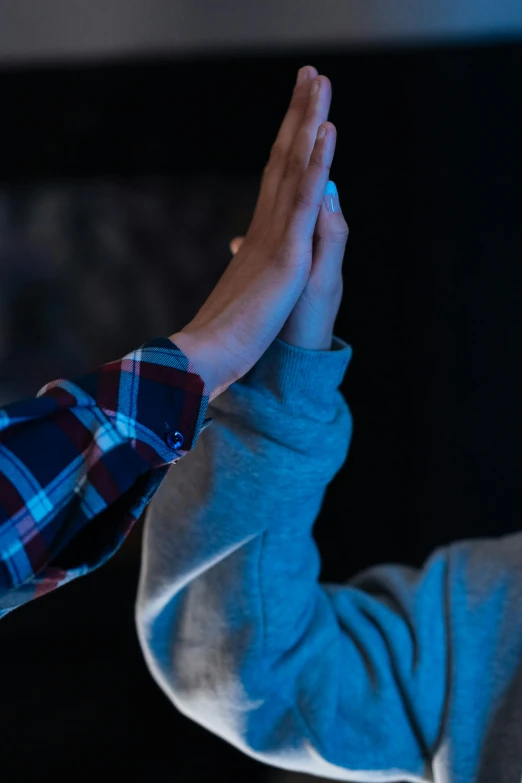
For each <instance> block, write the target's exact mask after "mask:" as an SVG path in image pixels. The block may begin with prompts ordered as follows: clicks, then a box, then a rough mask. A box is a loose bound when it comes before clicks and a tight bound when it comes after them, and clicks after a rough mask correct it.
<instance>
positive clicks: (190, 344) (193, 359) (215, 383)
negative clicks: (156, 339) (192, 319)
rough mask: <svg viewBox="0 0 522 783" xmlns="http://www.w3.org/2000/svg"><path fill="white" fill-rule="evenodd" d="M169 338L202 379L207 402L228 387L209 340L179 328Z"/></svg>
mask: <svg viewBox="0 0 522 783" xmlns="http://www.w3.org/2000/svg"><path fill="white" fill-rule="evenodd" d="M169 340H170V341H171V342H173V343H174V344H175V345H176V346H177V347H178V348H179V349H180V351H182V352H183V353H184V354H185V356H186V357H187V359H188V360H189V362H190V363H191V364H192V366H193V367H194V369H195V370H196V372H197V374H198V375H199V376H200V377H201V378H202V379H203V381H204V383H205V385H206V387H207V389H208V393H209V402H212V400H214V399H215V398H216V397H218V396H219V395H220V394H222V393H223V392H224V391H226V389H228V387H229V386H230V384H229V383H226V381H225V379H224V378H223V376H222V370H223V368H222V367H220V366H219V358H218V354H217V352H216V350H215V349H214V347H213V346H212V345H211V344H210V341H208V340H204V339H201V338H200V337H198V336H196V335H194V334H192V333H190V332H189V331H188V330H181V331H180V332H176V333H175V334H172V335H170V337H169Z"/></svg>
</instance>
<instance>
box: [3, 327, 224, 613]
mask: <svg viewBox="0 0 522 783" xmlns="http://www.w3.org/2000/svg"><path fill="white" fill-rule="evenodd" d="M208 399H209V390H208V388H207V387H206V385H205V383H204V381H203V379H202V378H201V377H200V376H199V375H198V373H197V372H196V370H195V369H194V367H193V366H192V364H191V363H190V362H189V360H188V358H187V357H186V356H185V354H184V353H183V352H182V351H181V350H179V349H178V348H177V346H175V345H174V343H173V342H172V341H171V340H169V339H167V338H158V339H154V340H150V341H149V342H147V343H145V344H144V345H143V346H141V348H139V349H138V350H137V351H133V352H132V353H129V354H128V355H127V356H125V357H123V358H122V359H119V360H118V361H114V362H109V363H108V364H104V365H102V366H101V367H100V368H98V369H97V370H96V371H95V372H92V373H89V374H87V375H85V376H83V377H81V378H79V379H78V380H76V381H74V382H72V381H67V380H57V381H52V382H51V383H48V384H46V385H45V386H44V387H43V389H41V390H40V391H39V393H38V395H37V396H36V397H35V398H34V399H30V400H24V401H22V402H15V403H12V404H11V405H8V406H6V407H5V408H4V409H3V410H0V617H2V616H4V615H5V614H7V613H8V612H10V611H11V610H12V609H15V608H16V607H17V606H20V605H21V604H24V603H26V602H27V601H30V600H31V599H33V598H37V597H38V596H40V595H43V594H45V593H48V592H49V591H51V590H54V589H55V588H57V587H60V586H61V585H64V584H66V583H67V582H70V581H71V580H72V579H76V578H77V577H79V576H83V575H84V574H87V573H88V572H89V571H91V570H93V569H94V568H97V567H99V566H100V565H102V564H103V563H105V562H106V561H107V560H108V559H109V558H110V557H111V556H112V555H113V554H114V553H115V552H116V550H117V549H118V548H119V547H120V545H121V544H122V543H123V541H124V539H125V538H126V536H127V535H128V533H129V532H130V530H131V528H132V526H133V524H134V523H135V521H136V520H137V519H138V517H139V516H140V515H141V513H142V511H143V510H144V508H145V506H146V505H147V503H148V502H149V501H150V500H151V498H152V496H153V495H154V493H155V492H156V490H157V489H158V487H159V485H160V484H161V482H162V480H163V478H164V476H165V475H166V473H167V471H168V469H169V466H170V464H171V463H173V462H177V461H178V460H179V459H180V458H181V457H183V456H185V454H186V453H187V452H188V451H190V450H191V449H192V448H194V446H195V444H196V442H197V439H198V437H199V434H200V432H202V430H203V429H206V427H207V426H208V425H209V424H210V422H211V421H212V419H211V418H207V419H204V416H205V413H206V410H207V406H208Z"/></svg>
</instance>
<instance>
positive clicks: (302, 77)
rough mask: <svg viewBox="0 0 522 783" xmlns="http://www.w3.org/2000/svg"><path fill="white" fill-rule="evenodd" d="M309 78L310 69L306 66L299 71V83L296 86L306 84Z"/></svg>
mask: <svg viewBox="0 0 522 783" xmlns="http://www.w3.org/2000/svg"><path fill="white" fill-rule="evenodd" d="M307 78H308V69H307V67H306V65H305V66H304V67H303V68H299V70H298V71H297V82H296V84H302V83H303V82H305V81H306V80H307Z"/></svg>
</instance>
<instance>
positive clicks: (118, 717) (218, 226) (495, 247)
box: [0, 42, 522, 783]
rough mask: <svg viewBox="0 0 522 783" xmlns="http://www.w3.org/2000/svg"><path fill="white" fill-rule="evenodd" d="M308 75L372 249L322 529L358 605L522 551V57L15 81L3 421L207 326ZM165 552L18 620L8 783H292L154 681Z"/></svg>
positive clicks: (389, 59) (229, 63)
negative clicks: (361, 580) (501, 550)
mask: <svg viewBox="0 0 522 783" xmlns="http://www.w3.org/2000/svg"><path fill="white" fill-rule="evenodd" d="M305 64H312V65H315V66H316V67H317V68H318V70H319V71H320V72H322V73H325V74H326V75H327V76H328V77H329V78H330V79H331V82H332V86H333V103H332V109H331V113H330V120H331V121H332V122H333V123H334V124H335V125H336V127H337V131H338V144H337V151H336V157H335V161H334V166H333V169H332V174H331V177H332V179H334V180H335V182H336V184H337V186H338V189H339V194H340V199H341V204H342V207H343V210H344V214H345V216H346V218H347V221H348V223H349V226H350V238H349V242H348V248H347V253H346V257H345V265H344V266H345V268H344V290H345V294H344V299H343V303H342V305H341V310H340V313H339V317H338V321H337V326H336V334H338V335H339V336H340V337H342V338H343V339H345V340H346V341H347V342H349V343H350V344H351V345H352V347H353V350H354V355H353V358H352V361H351V364H350V367H349V369H348V371H347V374H346V377H345V381H344V383H343V386H342V390H343V393H344V395H345V398H346V400H347V402H348V404H349V405H350V408H351V410H352V413H353V416H354V436H353V441H352V446H351V450H350V454H349V456H348V459H347V461H346V464H345V466H344V467H343V469H342V470H341V472H340V473H339V475H338V476H337V477H336V479H335V480H334V482H333V483H332V485H331V486H330V487H329V489H328V492H327V496H326V499H325V503H324V505H323V509H322V512H321V515H320V518H319V519H318V522H317V526H316V538H317V541H318V544H319V547H320V551H321V555H322V561H323V572H322V579H323V580H326V581H343V580H346V579H348V578H349V577H350V576H351V575H353V574H354V573H355V572H357V571H358V570H360V569H361V568H364V567H365V566H367V565H370V564H372V563H377V562H402V563H410V564H412V565H416V566H420V565H421V564H422V562H423V561H424V560H425V558H426V557H427V556H428V555H429V554H430V552H431V551H432V550H433V549H434V548H435V547H437V546H440V545H444V544H447V543H449V542H451V541H454V540H457V539H460V538H467V537H476V536H500V535H503V534H506V533H509V532H512V531H514V530H517V529H519V528H520V519H521V514H522V494H521V481H520V476H521V470H522V417H521V416H520V412H519V407H520V399H521V398H522V381H521V377H522V376H521V373H520V366H521V363H522V228H521V204H522V200H521V186H520V182H521V179H520V178H521V174H522V166H521V150H520V145H521V138H522V111H521V101H520V97H519V96H520V85H521V83H522V44H521V43H516V42H515V43H510V42H503V43H497V44H493V45H486V44H469V43H467V44H462V45H458V44H453V45H451V46H435V45H432V46H429V47H409V48H401V49H397V48H393V49H389V50H386V49H383V48H380V49H374V48H371V49H366V50H365V49H363V48H359V49H358V50H356V51H354V50H351V49H349V50H346V51H344V50H338V51H332V50H329V51H328V52H327V53H325V52H322V51H320V50H317V51H314V50H310V49H307V50H306V51H302V52H301V53H299V52H297V53H293V54H292V55H291V56H289V57H280V56H274V55H273V54H272V55H270V56H265V57H263V56H255V57H252V58H248V57H246V56H245V55H241V56H240V57H228V58H227V57H224V56H220V57H215V58H210V57H198V58H195V59H187V58H183V59H182V60H174V59H169V58H164V59H163V60H152V59H150V58H144V59H143V60H141V61H139V62H138V61H133V62H130V61H129V62H121V61H120V62H119V63H118V64H112V63H109V62H105V63H99V64H97V65H85V66H76V67H73V66H65V65H61V66H60V67H51V66H46V67H42V66H39V67H32V68H22V67H17V68H16V69H7V68H4V69H3V70H2V71H1V72H0V96H1V103H2V131H1V134H2V135H1V138H2V147H1V149H2V162H1V166H0V171H1V178H2V182H1V183H0V404H5V403H7V402H9V401H10V400H12V399H16V398H20V397H23V396H28V395H33V394H35V393H36V392H37V391H38V389H39V388H40V386H41V385H43V384H44V383H45V382H46V381H49V380H51V379H53V378H56V377H70V378H74V376H75V374H80V373H82V372H84V371H85V370H87V369H89V368H92V367H95V366H96V365H97V364H99V363H101V362H105V361H109V360H111V359H114V358H117V357H118V356H120V355H122V354H123V353H125V352H127V351H129V350H132V349H133V348H135V347H137V346H138V345H139V344H141V343H142V342H144V341H145V340H146V339H148V338H150V337H153V336H156V335H160V334H165V335H167V334H170V333H172V332H174V331H177V330H178V329H180V328H181V327H183V325H184V324H185V323H186V322H188V320H190V318H191V317H192V316H193V315H194V314H195V312H196V310H197V309H198V308H199V306H200V305H201V304H202V302H203V301H204V300H205V298H206V297H207V296H208V294H209V293H210V291H211V290H212V288H213V286H214V285H215V283H216V282H217V279H218V278H219V276H220V275H221V273H222V271H223V270H224V268H225V266H226V264H227V263H228V261H229V258H230V254H229V250H228V241H229V240H230V239H231V238H232V236H234V235H236V234H241V233H244V232H245V231H246V229H247V227H248V223H249V220H250V216H251V214H252V211H253V207H254V205H255V200H256V195H257V188H258V183H259V177H260V173H261V170H262V168H263V166H264V164H265V162H266V159H267V156H268V153H269V149H270V146H271V144H272V142H273V139H274V138H275V134H276V132H277V129H278V127H279V124H280V122H281V119H282V117H283V114H284V112H285V110H286V106H287V103H288V99H289V96H290V92H291V89H292V86H293V83H294V80H295V75H296V71H297V69H298V68H299V67H301V66H302V65H305ZM140 536H141V524H138V525H137V526H136V528H135V530H134V531H133V533H132V534H131V536H130V538H129V539H128V541H127V542H126V544H125V546H124V547H123V548H122V550H121V551H120V553H119V554H118V555H117V556H116V557H115V558H114V559H113V561H112V562H111V563H109V564H108V565H106V566H104V567H103V568H102V569H100V570H99V571H97V572H95V573H93V574H91V575H90V576H88V577H85V578H84V579H81V580H78V581H76V582H75V583H73V584H71V585H69V586H66V587H65V588H63V589H60V590H58V591H56V592H55V593H54V594H52V595H49V596H46V597H44V598H42V599H39V600H38V601H35V602H34V603H33V604H29V605H26V606H24V607H22V608H21V609H19V610H18V611H16V612H14V613H13V614H11V615H9V616H8V617H7V618H5V619H4V620H3V621H2V623H1V625H0V650H1V652H0V656H1V661H2V671H3V677H2V701H1V705H2V709H1V710H0V736H1V737H2V742H1V753H2V779H3V780H5V781H11V780H12V781H17V780H31V781H32V780H34V781H37V780H44V779H51V778H52V777H53V776H56V777H57V779H64V778H65V777H66V776H71V779H74V780H77V781H82V780H86V781H87V780H89V781H91V780H92V779H93V776H95V775H101V774H103V775H104V776H106V777H111V776H117V779H122V780H128V781H134V780H135V781H140V782H141V781H144V782H146V783H163V781H183V782H185V781H186V782H187V783H188V782H189V781H190V782H191V783H192V782H193V781H207V780H209V781H210V780H216V779H219V780H221V779H223V780H226V779H229V778H230V777H231V776H232V775H237V776H238V779H243V776H246V777H247V778H248V779H249V780H251V781H257V780H259V781H272V780H275V775H276V774H277V773H276V771H275V770H272V769H271V768H269V767H265V766H263V765H261V764H258V763H257V762H254V761H253V760H251V759H249V758H247V757H245V756H244V755H242V754H241V753H240V752H238V751H236V750H235V749H234V748H231V747H229V746H228V745H227V744H226V743H224V742H223V741H221V740H220V739H217V738H216V737H214V736H213V735H210V734H209V733H207V732H206V731H204V730H203V729H201V728H200V727H199V726H197V725H195V724H193V723H191V722H190V721H189V720H187V719H186V718H184V717H183V716H182V715H180V714H179V713H178V712H177V711H176V709H175V708H174V707H173V706H172V705H171V704H170V703H169V701H168V700H167V698H166V697H165V696H164V695H163V693H162V692H161V691H160V690H159V688H158V687H157V686H156V685H155V683H154V682H153V681H152V679H151V677H150V676H149V674H148V672H147V670H146V667H145V665H144V662H143V659H142V655H141V652H140V649H139V647H138V642H137V638H136V633H135V629H134V619H133V613H134V600H135V595H136V588H137V579H138V571H139V550H140ZM285 779H286V778H285ZM288 780H290V777H289V778H288Z"/></svg>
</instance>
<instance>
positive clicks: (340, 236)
mask: <svg viewBox="0 0 522 783" xmlns="http://www.w3.org/2000/svg"><path fill="white" fill-rule="evenodd" d="M328 184H330V182H329V183H328ZM331 184H332V185H333V183H331ZM327 202H328V203H330V204H332V199H331V198H330V197H329V195H328V194H326V195H325V197H324V198H323V203H322V204H321V209H320V210H319V217H318V218H317V223H316V226H315V233H314V240H315V247H314V253H313V262H312V271H311V272H310V277H309V281H311V282H312V284H313V287H314V290H315V291H317V292H319V293H320V294H321V295H322V296H325V297H327V298H328V297H331V296H333V295H334V294H335V293H336V292H337V291H338V289H339V286H340V285H342V268H343V260H344V254H345V251H346V243H347V241H348V234H349V228H348V224H347V223H346V220H345V217H344V215H343V213H342V210H341V209H340V204H339V201H338V200H337V204H335V206H338V207H339V209H336V211H335V212H331V211H330V210H329V209H328V208H327V206H326V204H327Z"/></svg>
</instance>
